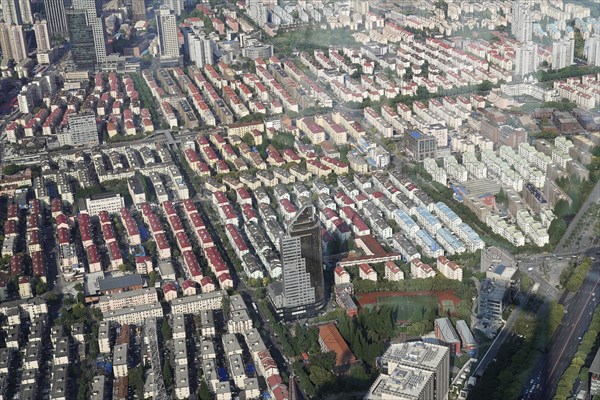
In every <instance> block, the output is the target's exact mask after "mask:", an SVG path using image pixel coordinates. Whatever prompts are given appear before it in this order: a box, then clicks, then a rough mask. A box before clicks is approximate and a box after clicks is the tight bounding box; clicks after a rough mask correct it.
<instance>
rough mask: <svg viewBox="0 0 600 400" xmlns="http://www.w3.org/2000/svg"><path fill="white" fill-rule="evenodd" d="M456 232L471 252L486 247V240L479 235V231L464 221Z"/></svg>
mask: <svg viewBox="0 0 600 400" xmlns="http://www.w3.org/2000/svg"><path fill="white" fill-rule="evenodd" d="M456 234H457V236H458V237H459V238H460V240H462V241H463V243H464V244H465V247H466V248H467V251H469V252H474V251H477V250H479V249H483V248H484V247H485V242H484V241H483V240H482V239H481V238H480V237H479V235H478V234H477V232H475V231H474V230H473V228H471V227H470V226H469V225H467V224H465V223H464V222H463V223H462V224H460V225H459V226H458V229H457V231H456Z"/></svg>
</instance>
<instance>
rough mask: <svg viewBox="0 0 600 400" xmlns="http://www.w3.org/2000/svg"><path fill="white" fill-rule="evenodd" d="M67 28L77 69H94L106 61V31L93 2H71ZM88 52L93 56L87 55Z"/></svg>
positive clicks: (80, 0) (97, 7)
mask: <svg viewBox="0 0 600 400" xmlns="http://www.w3.org/2000/svg"><path fill="white" fill-rule="evenodd" d="M67 26H68V29H69V37H70V39H71V54H72V56H73V62H74V63H75V65H76V66H77V68H79V69H88V70H89V69H95V68H96V67H97V66H98V64H102V63H103V62H105V61H106V30H105V29H104V21H103V20H102V18H101V16H100V10H99V5H98V3H97V2H96V1H95V0H73V3H72V9H70V10H68V12H67ZM90 32H91V35H90ZM90 41H91V43H90ZM92 50H93V51H92ZM90 51H91V52H92V53H93V54H87V53H88V52H90Z"/></svg>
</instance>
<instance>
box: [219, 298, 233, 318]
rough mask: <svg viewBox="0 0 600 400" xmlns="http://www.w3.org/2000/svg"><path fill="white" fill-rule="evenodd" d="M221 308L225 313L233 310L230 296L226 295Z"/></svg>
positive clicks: (227, 313)
mask: <svg viewBox="0 0 600 400" xmlns="http://www.w3.org/2000/svg"><path fill="white" fill-rule="evenodd" d="M221 309H222V310H223V315H229V311H230V310H231V304H230V303H229V296H227V295H224V296H223V300H222V304H221Z"/></svg>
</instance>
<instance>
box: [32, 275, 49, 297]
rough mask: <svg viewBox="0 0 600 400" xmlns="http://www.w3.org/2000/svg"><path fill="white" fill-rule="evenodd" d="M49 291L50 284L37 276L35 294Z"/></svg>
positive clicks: (38, 294)
mask: <svg viewBox="0 0 600 400" xmlns="http://www.w3.org/2000/svg"><path fill="white" fill-rule="evenodd" d="M47 291H48V285H47V284H46V282H44V281H43V280H41V279H40V278H35V294H36V296H40V295H42V294H44V293H46V292H47Z"/></svg>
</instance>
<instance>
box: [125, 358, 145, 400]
mask: <svg viewBox="0 0 600 400" xmlns="http://www.w3.org/2000/svg"><path fill="white" fill-rule="evenodd" d="M127 378H128V381H129V387H131V388H133V391H134V392H135V394H136V395H137V398H138V399H142V398H144V367H143V366H142V364H140V365H138V366H137V367H135V368H131V369H129V371H128V372H127Z"/></svg>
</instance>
